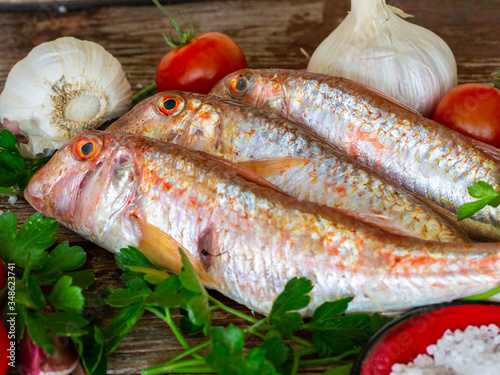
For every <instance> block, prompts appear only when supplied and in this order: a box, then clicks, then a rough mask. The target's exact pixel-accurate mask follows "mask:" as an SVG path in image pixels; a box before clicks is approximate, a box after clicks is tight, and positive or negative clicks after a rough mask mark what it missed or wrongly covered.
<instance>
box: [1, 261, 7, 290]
mask: <svg viewBox="0 0 500 375" xmlns="http://www.w3.org/2000/svg"><path fill="white" fill-rule="evenodd" d="M5 284H7V272H6V271H5V265H4V264H3V262H2V260H1V259H0V290H2V289H3V288H4V287H5Z"/></svg>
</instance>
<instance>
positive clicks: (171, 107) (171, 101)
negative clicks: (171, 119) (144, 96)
mask: <svg viewBox="0 0 500 375" xmlns="http://www.w3.org/2000/svg"><path fill="white" fill-rule="evenodd" d="M183 109H184V99H183V98H182V97H180V96H179V95H166V96H163V97H162V98H161V99H160V100H159V101H158V110H159V111H160V112H161V113H163V114H164V115H165V116H172V115H176V114H178V113H179V112H181V111H182V110H183Z"/></svg>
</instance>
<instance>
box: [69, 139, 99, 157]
mask: <svg viewBox="0 0 500 375" xmlns="http://www.w3.org/2000/svg"><path fill="white" fill-rule="evenodd" d="M100 148H101V141H100V140H99V139H98V138H96V137H90V136H83V137H81V138H80V139H79V140H78V141H76V142H75V144H74V146H73V153H74V154H75V156H76V157H77V158H78V159H80V160H89V159H92V157H94V156H95V155H96V154H97V152H98V151H99V149H100Z"/></svg>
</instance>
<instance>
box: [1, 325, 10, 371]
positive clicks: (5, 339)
mask: <svg viewBox="0 0 500 375" xmlns="http://www.w3.org/2000/svg"><path fill="white" fill-rule="evenodd" d="M9 348H10V340H9V335H8V333H7V330H6V329H5V327H4V325H3V323H2V322H0V374H2V375H3V374H6V373H7V370H8V368H9V362H11V361H10V359H9V358H7V357H8V356H10V354H11V353H10V352H8V350H9Z"/></svg>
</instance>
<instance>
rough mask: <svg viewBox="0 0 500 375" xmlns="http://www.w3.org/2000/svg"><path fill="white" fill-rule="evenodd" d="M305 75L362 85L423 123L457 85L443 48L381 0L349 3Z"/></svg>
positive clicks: (437, 39) (453, 67)
mask: <svg viewBox="0 0 500 375" xmlns="http://www.w3.org/2000/svg"><path fill="white" fill-rule="evenodd" d="M307 70H308V71H310V72H316V73H325V74H330V75H333V76H340V77H344V78H348V79H352V80H353V81H356V82H359V83H362V84H365V85H367V86H369V87H371V88H374V89H376V90H379V91H381V92H383V93H385V94H387V95H389V96H391V97H393V98H395V99H397V100H399V101H401V102H403V103H404V104H406V105H408V106H409V107H411V108H413V109H415V110H416V111H418V112H420V113H421V114H422V115H424V116H427V117H429V116H431V114H432V111H433V110H434V108H435V107H436V105H437V103H438V101H439V100H440V99H441V98H442V97H443V96H444V94H446V93H447V92H448V91H449V90H451V89H452V88H453V87H455V86H456V85H457V64H456V61H455V57H454V56H453V52H452V51H451V49H450V48H449V47H448V45H447V44H446V43H445V42H444V41H443V40H442V39H441V38H440V37H439V36H437V35H436V34H434V33H433V32H431V31H429V30H427V29H425V28H423V27H420V26H417V25H414V24H412V23H409V22H407V21H405V20H403V19H401V18H400V17H398V16H397V15H396V14H395V13H394V12H393V11H392V10H391V9H390V8H389V6H387V5H386V4H385V0H352V1H351V12H350V13H349V14H348V15H347V17H346V18H345V19H344V20H343V21H342V23H341V24H340V25H339V26H338V27H337V28H336V29H335V30H334V31H333V32H332V33H331V34H330V35H329V36H328V37H327V38H326V39H325V40H324V41H323V42H322V43H321V44H320V45H319V46H318V48H317V49H316V50H315V52H314V53H313V55H312V56H311V59H310V61H309V65H308V67H307Z"/></svg>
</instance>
